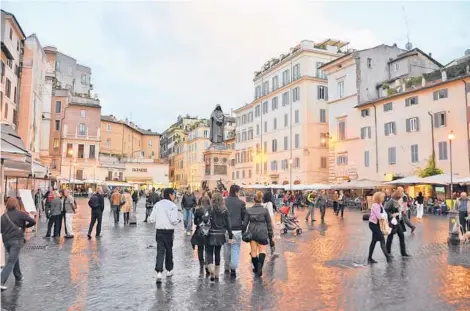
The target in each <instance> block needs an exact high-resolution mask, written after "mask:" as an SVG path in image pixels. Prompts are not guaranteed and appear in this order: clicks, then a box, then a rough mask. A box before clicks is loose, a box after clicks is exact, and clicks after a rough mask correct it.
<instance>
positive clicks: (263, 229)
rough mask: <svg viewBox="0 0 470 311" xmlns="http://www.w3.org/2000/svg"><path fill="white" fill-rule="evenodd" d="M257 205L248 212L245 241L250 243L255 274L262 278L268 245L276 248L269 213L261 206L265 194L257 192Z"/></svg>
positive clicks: (244, 224)
mask: <svg viewBox="0 0 470 311" xmlns="http://www.w3.org/2000/svg"><path fill="white" fill-rule="evenodd" d="M254 201H255V205H253V206H252V207H251V208H249V209H247V210H246V214H245V219H244V221H243V232H244V233H243V235H244V241H245V242H247V241H248V242H249V243H250V248H251V252H250V254H251V262H252V264H253V272H254V273H255V275H256V276H261V275H262V271H263V265H264V260H265V258H266V245H268V244H270V245H271V246H274V241H273V227H272V222H271V216H270V215H269V211H268V210H267V209H266V208H265V207H264V206H263V205H262V204H261V202H263V193H262V192H261V191H256V195H255V197H254Z"/></svg>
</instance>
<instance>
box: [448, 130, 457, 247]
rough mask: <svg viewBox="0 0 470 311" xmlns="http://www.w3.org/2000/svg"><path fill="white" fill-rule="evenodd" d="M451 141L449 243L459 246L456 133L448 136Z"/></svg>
mask: <svg viewBox="0 0 470 311" xmlns="http://www.w3.org/2000/svg"><path fill="white" fill-rule="evenodd" d="M447 138H448V139H449V156H450V158H449V160H450V161H449V163H450V211H449V213H448V214H449V237H448V238H447V242H448V243H449V244H452V245H459V244H460V239H459V230H460V226H459V217H458V212H457V211H456V210H455V209H454V198H453V194H454V185H453V170H452V141H453V140H454V139H455V135H454V131H450V133H449V135H448V136H447Z"/></svg>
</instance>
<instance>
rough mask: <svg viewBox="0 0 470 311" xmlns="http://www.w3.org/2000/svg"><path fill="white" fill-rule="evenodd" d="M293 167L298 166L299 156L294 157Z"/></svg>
mask: <svg viewBox="0 0 470 311" xmlns="http://www.w3.org/2000/svg"><path fill="white" fill-rule="evenodd" d="M293 164H294V168H299V167H300V158H294V163H293Z"/></svg>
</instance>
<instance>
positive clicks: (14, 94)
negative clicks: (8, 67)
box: [13, 86, 17, 104]
mask: <svg viewBox="0 0 470 311" xmlns="http://www.w3.org/2000/svg"><path fill="white" fill-rule="evenodd" d="M16 98H17V94H16V86H15V88H14V91H13V102H14V103H15V104H17V102H16Z"/></svg>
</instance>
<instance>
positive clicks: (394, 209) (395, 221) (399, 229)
mask: <svg viewBox="0 0 470 311" xmlns="http://www.w3.org/2000/svg"><path fill="white" fill-rule="evenodd" d="M402 197H403V193H402V192H401V191H399V190H396V191H395V192H393V194H392V199H391V200H389V201H387V202H386V203H385V206H384V208H385V211H386V212H387V214H388V220H389V224H390V228H392V232H391V233H390V234H389V235H388V237H387V252H388V254H389V255H391V254H392V252H391V251H392V242H393V236H394V235H395V234H398V238H399V239H400V252H401V255H402V256H403V257H409V256H410V255H408V254H407V252H406V245H405V234H404V233H403V232H404V231H403V228H404V226H405V224H404V222H403V220H402V219H400V203H399V200H400V199H401V198H402Z"/></svg>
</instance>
